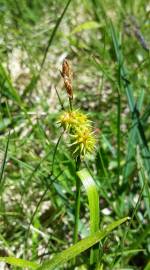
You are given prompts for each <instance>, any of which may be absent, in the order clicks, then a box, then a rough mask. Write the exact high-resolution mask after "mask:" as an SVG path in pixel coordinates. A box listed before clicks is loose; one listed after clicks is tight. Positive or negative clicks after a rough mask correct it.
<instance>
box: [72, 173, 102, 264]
mask: <svg viewBox="0 0 150 270" xmlns="http://www.w3.org/2000/svg"><path fill="white" fill-rule="evenodd" d="M77 175H78V176H79V178H80V180H81V182H82V184H83V185H84V188H85V190H86V193H87V196H88V202H89V210H90V233H91V235H94V233H95V232H97V231H98V230H99V216H100V210H99V195H98V191H97V187H96V184H95V182H94V180H93V178H92V176H91V175H90V174H89V172H88V171H87V170H86V169H82V170H80V171H78V172H77ZM97 261H98V249H97V248H96V247H95V248H94V249H92V250H91V257H90V262H91V264H93V263H94V262H97Z"/></svg>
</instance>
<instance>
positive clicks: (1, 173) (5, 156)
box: [0, 132, 10, 184]
mask: <svg viewBox="0 0 150 270" xmlns="http://www.w3.org/2000/svg"><path fill="white" fill-rule="evenodd" d="M9 139H10V132H9V134H8V139H7V143H6V149H5V153H4V159H3V162H2V165H1V170H0V184H1V183H2V179H3V173H4V169H5V164H6V158H7V152H8V146H9Z"/></svg>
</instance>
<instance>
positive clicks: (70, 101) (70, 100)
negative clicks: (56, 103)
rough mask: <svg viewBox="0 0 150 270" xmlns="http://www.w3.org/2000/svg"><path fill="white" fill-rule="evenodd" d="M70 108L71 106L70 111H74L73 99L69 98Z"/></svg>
mask: <svg viewBox="0 0 150 270" xmlns="http://www.w3.org/2000/svg"><path fill="white" fill-rule="evenodd" d="M69 106H70V111H72V98H70V97H69Z"/></svg>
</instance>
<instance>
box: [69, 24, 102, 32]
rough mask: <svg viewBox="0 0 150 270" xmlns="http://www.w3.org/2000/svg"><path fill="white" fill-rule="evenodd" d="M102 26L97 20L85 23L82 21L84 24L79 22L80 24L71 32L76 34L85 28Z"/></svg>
mask: <svg viewBox="0 0 150 270" xmlns="http://www.w3.org/2000/svg"><path fill="white" fill-rule="evenodd" d="M99 27H100V24H99V23H97V22H95V21H88V22H85V23H82V24H79V25H78V26H76V27H75V28H74V29H73V30H72V32H71V34H76V33H78V32H81V31H83V30H90V29H95V28H99Z"/></svg>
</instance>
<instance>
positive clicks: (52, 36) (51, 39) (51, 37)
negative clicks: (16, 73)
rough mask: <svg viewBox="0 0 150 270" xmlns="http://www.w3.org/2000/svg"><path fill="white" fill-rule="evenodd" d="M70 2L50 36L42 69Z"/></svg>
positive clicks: (69, 0) (69, 1) (68, 3)
mask: <svg viewBox="0 0 150 270" xmlns="http://www.w3.org/2000/svg"><path fill="white" fill-rule="evenodd" d="M70 3H71V0H68V2H67V4H66V6H65V8H64V10H63V12H62V14H61V15H60V17H59V18H58V20H57V22H56V25H55V27H54V29H53V31H52V34H51V36H50V38H49V41H48V44H47V47H46V49H45V52H44V56H43V60H42V63H41V69H42V68H43V66H44V63H45V60H46V56H47V53H48V50H49V47H50V46H51V44H52V42H53V39H54V37H55V34H56V32H57V29H58V27H59V25H60V23H61V21H62V19H63V17H64V15H65V13H66V11H67V9H68V7H69V5H70Z"/></svg>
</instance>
